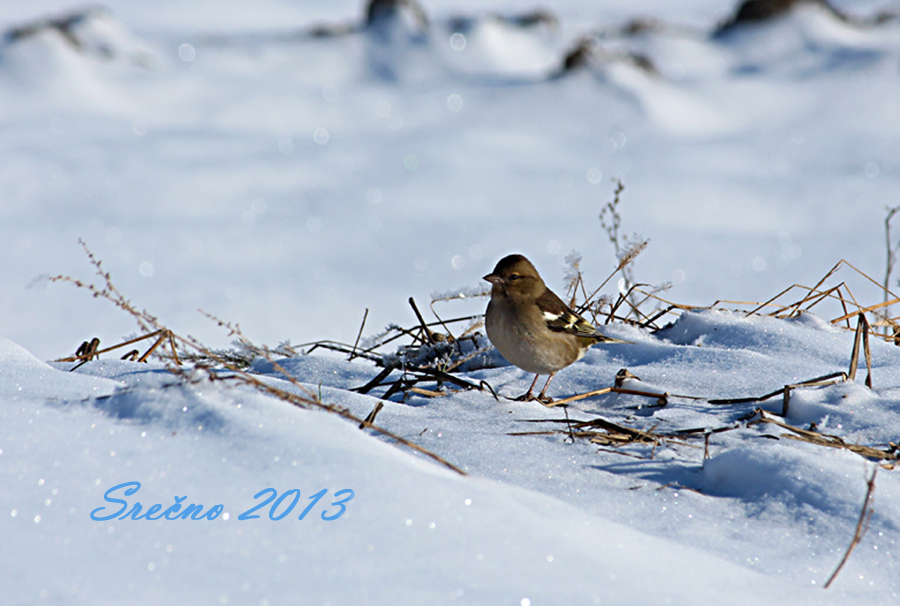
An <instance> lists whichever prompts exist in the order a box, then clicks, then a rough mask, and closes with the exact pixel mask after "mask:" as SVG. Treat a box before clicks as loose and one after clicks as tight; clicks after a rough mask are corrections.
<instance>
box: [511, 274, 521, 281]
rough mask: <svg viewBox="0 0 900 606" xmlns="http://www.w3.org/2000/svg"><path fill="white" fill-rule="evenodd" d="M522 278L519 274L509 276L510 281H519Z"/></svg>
mask: <svg viewBox="0 0 900 606" xmlns="http://www.w3.org/2000/svg"><path fill="white" fill-rule="evenodd" d="M521 277H522V276H520V275H519V274H509V279H510V280H518V279H519V278H521Z"/></svg>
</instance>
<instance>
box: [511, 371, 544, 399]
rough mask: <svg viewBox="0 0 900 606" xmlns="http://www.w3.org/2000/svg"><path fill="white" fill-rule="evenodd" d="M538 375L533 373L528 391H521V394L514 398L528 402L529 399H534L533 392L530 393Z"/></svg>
mask: <svg viewBox="0 0 900 606" xmlns="http://www.w3.org/2000/svg"><path fill="white" fill-rule="evenodd" d="M539 376H540V375H534V381H532V382H531V387H529V388H528V391H527V392H526V393H523V394H522V395H521V396H519V397H518V398H516V401H517V402H530V401H531V400H533V399H534V394H533V393H532V390H533V389H534V386H535V384H536V383H537V380H538V377H539ZM542 393H543V392H542Z"/></svg>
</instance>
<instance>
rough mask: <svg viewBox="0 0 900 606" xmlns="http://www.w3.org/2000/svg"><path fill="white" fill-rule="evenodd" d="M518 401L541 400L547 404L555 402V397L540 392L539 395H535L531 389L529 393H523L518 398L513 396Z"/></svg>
mask: <svg viewBox="0 0 900 606" xmlns="http://www.w3.org/2000/svg"><path fill="white" fill-rule="evenodd" d="M513 400H515V401H516V402H540V403H541V404H544V405H547V404H550V403H552V402H553V398H551V397H550V396H548V395H545V394H543V393H542V394H540V395H538V396H536V395H534V394H533V393H531V391H529V392H528V393H523V394H522V395H521V396H519V397H518V398H513Z"/></svg>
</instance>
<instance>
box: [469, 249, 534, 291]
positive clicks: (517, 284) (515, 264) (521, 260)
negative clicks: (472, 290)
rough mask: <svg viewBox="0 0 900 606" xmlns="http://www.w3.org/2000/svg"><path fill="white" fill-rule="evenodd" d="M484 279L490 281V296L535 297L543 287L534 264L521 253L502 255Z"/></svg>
mask: <svg viewBox="0 0 900 606" xmlns="http://www.w3.org/2000/svg"><path fill="white" fill-rule="evenodd" d="M484 279H485V280H487V281H488V282H490V283H491V296H494V295H501V296H505V297H512V298H537V297H539V296H540V295H541V294H542V293H543V292H544V289H545V286H544V281H543V280H542V279H541V276H540V274H538V272H537V270H536V269H535V268H534V265H532V264H531V261H529V260H528V259H526V258H525V257H523V256H522V255H508V256H506V257H503V258H502V259H500V261H499V262H498V263H497V265H496V266H495V267H494V271H492V272H491V273H489V274H488V275H486V276H485V277H484Z"/></svg>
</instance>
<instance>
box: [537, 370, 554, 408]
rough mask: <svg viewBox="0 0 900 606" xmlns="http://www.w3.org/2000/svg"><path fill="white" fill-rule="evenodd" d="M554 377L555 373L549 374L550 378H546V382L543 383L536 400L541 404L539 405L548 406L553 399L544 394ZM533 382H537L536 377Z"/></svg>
mask: <svg viewBox="0 0 900 606" xmlns="http://www.w3.org/2000/svg"><path fill="white" fill-rule="evenodd" d="M554 375H556V373H555V372H551V373H550V376H549V377H547V382H546V383H544V389H542V390H541V393H540V395H539V396H538V397H537V398H536V400H537V401H538V402H541V403H543V404H549V403H550V402H552V401H553V398H551V397H550V396H548V395H547V393H546V392H547V387H549V386H550V381H552V380H553V377H554ZM535 380H537V377H535Z"/></svg>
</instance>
